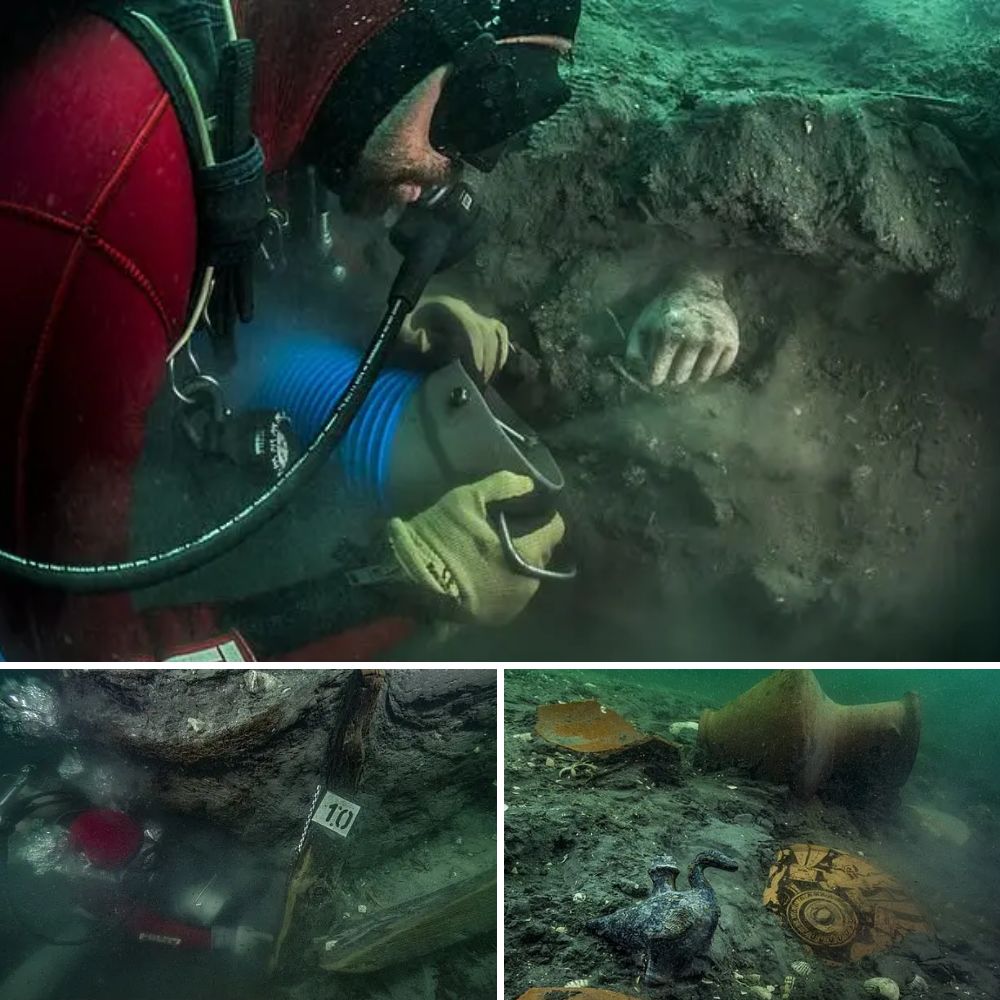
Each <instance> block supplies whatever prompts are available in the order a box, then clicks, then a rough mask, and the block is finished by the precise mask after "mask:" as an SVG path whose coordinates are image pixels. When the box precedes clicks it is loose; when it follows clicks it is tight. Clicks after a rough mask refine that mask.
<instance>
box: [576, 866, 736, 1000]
mask: <svg viewBox="0 0 1000 1000" xmlns="http://www.w3.org/2000/svg"><path fill="white" fill-rule="evenodd" d="M705 868H721V869H722V870H723V871H731V872H732V871H737V870H738V868H739V866H738V865H737V864H736V862H735V861H733V860H732V858H729V857H727V856H726V855H725V854H722V853H720V852H719V851H706V852H703V853H702V854H699V855H698V856H697V857H696V858H695V859H694V861H693V862H692V863H691V866H690V868H688V876H687V877H688V884H689V885H690V886H691V888H690V889H686V890H678V889H677V888H676V887H675V886H676V879H677V875H678V874H679V873H680V868H679V867H678V866H677V863H676V862H675V861H674V860H673V858H671V857H663V858H657V859H656V860H655V861H654V862H653V863H652V865H651V866H650V869H649V877H650V880H651V881H652V883H653V889H652V891H651V892H650V895H649V898H648V899H645V900H643V901H642V902H641V903H636V904H635V905H633V906H627V907H625V908H624V909H621V910H616V911H615V912H614V913H611V914H609V915H608V916H605V917H597V918H596V919H594V920H591V921H589V922H588V923H587V929H588V930H590V931H592V932H593V933H595V934H598V935H600V936H601V937H603V938H606V939H607V940H608V941H610V942H611V943H612V944H613V945H615V946H616V947H617V948H620V949H621V950H622V951H626V952H629V953H631V954H633V955H637V954H641V955H643V957H644V961H645V976H646V982H647V983H649V984H651V985H656V984H661V983H668V982H670V981H672V980H673V979H683V978H688V977H693V976H697V975H699V974H700V973H701V971H702V966H703V963H704V960H705V958H706V956H707V954H708V949H709V947H710V946H711V943H712V937H713V935H714V934H715V928H716V927H717V926H718V924H719V912H720V911H719V904H718V901H717V900H716V898H715V890H714V889H713V888H712V886H711V885H710V884H709V882H708V879H707V878H706V877H705V871H704V870H705Z"/></svg>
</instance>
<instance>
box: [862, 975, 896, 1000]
mask: <svg viewBox="0 0 1000 1000" xmlns="http://www.w3.org/2000/svg"><path fill="white" fill-rule="evenodd" d="M864 988H865V992H866V993H868V994H870V995H871V996H873V997H882V998H883V1000H899V986H898V985H897V983H896V981H895V980H893V979H887V978H886V977H885V976H876V977H875V978H874V979H866V980H865V983H864Z"/></svg>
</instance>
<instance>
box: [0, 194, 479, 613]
mask: <svg viewBox="0 0 1000 1000" xmlns="http://www.w3.org/2000/svg"><path fill="white" fill-rule="evenodd" d="M484 228H485V218H484V215H483V211H482V208H481V206H480V204H479V201H478V199H477V198H476V196H475V194H474V192H473V191H472V189H471V188H469V187H468V186H467V185H466V184H463V183H458V184H455V185H454V186H452V187H449V188H443V189H431V190H429V191H427V192H426V193H425V194H424V196H423V197H422V198H421V199H420V200H419V201H418V202H415V203H414V204H412V205H410V206H408V207H407V209H406V210H405V211H404V213H403V215H402V216H401V218H400V220H399V221H398V222H397V223H396V226H395V227H394V229H393V231H392V233H391V234H390V239H391V240H392V242H393V245H394V246H396V247H397V249H401V251H402V252H403V253H404V257H403V262H402V264H401V266H400V269H399V273H398V275H397V277H396V280H395V282H394V283H393V285H392V288H391V291H390V293H389V305H388V308H387V310H386V312H385V314H384V316H383V317H382V320H381V322H380V323H379V325H378V328H377V329H376V331H375V334H374V336H373V337H372V339H371V342H370V343H369V345H368V347H367V349H366V351H365V353H364V356H363V357H362V359H361V362H360V364H359V365H358V368H357V371H356V372H355V373H354V376H353V377H352V379H351V381H350V383H349V384H348V385H347V387H346V389H344V391H343V392H342V393H341V395H340V397H339V398H338V400H337V403H336V405H335V406H334V407H333V410H332V412H331V413H330V415H329V417H328V419H327V420H326V421H325V423H324V426H323V429H322V430H321V431H320V433H319V435H318V436H317V437H316V438H315V440H313V441H312V443H311V444H310V445H309V446H308V447H307V448H305V450H304V451H303V453H302V455H300V456H299V458H298V459H297V460H296V461H295V462H294V463H293V464H292V465H291V467H290V468H289V469H288V471H287V472H286V473H285V475H284V476H282V477H281V478H280V479H279V480H278V481H277V482H275V483H274V484H272V485H271V486H270V487H269V488H268V489H266V490H265V491H264V492H263V493H262V494H261V495H260V496H259V497H257V499H256V500H254V502H253V503H251V504H250V505H249V506H247V507H245V508H244V509H243V510H241V511H239V512H238V513H236V514H234V515H233V516H232V517H231V518H229V520H227V521H225V522H224V523H222V524H219V525H216V526H215V527H213V528H212V529H210V530H209V531H207V532H205V533H204V534H203V535H201V536H200V537H198V538H195V539H192V540H190V541H188V542H185V543H182V544H180V545H177V546H175V547H173V548H171V549H169V550H167V551H164V552H159V553H156V554H155V555H149V556H145V557H141V558H138V559H131V560H128V561H123V562H119V563H109V564H106V565H100V566H87V565H65V564H56V563H51V562H46V561H44V560H39V559H31V558H27V557H25V556H20V555H17V554H16V553H13V552H5V551H2V550H0V575H6V576H11V577H15V578H17V579H20V580H24V581H26V582H28V583H32V584H35V585H37V586H42V587H52V588H57V589H60V590H64V591H68V592H72V593H109V592H114V591H121V590H133V589H138V588H141V587H148V586H152V585H154V584H157V583H162V582H164V581H165V580H170V579H173V578H175V577H178V576H181V575H182V574H184V573H187V572H190V571H192V570H194V569H197V568H198V567H200V566H203V565H205V564H206V563H208V562H211V561H212V560H213V559H216V558H218V557H219V556H221V555H223V554H225V553H226V552H229V551H231V550H232V549H233V548H235V547H236V546H237V545H238V544H239V543H240V542H242V541H243V540H244V539H245V538H247V537H249V536H250V535H252V534H253V533H254V532H256V531H257V530H259V529H260V528H261V527H263V526H264V525H265V524H267V523H268V522H269V521H271V520H272V519H273V518H274V517H275V516H276V515H277V514H278V513H279V512H280V511H281V510H282V509H283V508H284V507H285V505H286V504H287V503H288V502H289V500H291V498H292V496H293V495H294V494H295V493H296V492H297V491H298V490H299V489H300V488H301V487H302V486H304V485H305V484H306V483H307V482H309V481H310V480H311V479H312V478H313V477H314V476H315V475H316V474H317V473H318V472H319V471H320V470H321V469H322V468H323V467H324V466H325V465H326V463H327V461H328V460H329V458H330V455H331V454H332V453H333V452H334V450H335V449H336V447H337V445H338V444H339V443H340V441H341V440H342V439H343V437H344V435H345V434H346V433H347V431H348V429H349V428H350V426H351V422H352V421H353V419H354V417H355V415H356V414H357V412H358V410H359V409H360V408H361V406H362V405H363V404H364V402H365V399H366V398H367V396H368V393H369V392H370V391H371V388H372V386H373V385H374V383H375V381H376V379H377V378H378V375H379V372H380V371H381V370H382V368H383V366H384V365H385V363H386V360H387V358H388V356H389V354H390V352H391V351H392V348H393V346H394V344H395V341H396V337H397V335H398V334H399V330H400V328H401V327H402V325H403V321H404V320H405V318H406V316H407V315H408V314H409V313H410V312H412V311H413V309H414V308H415V307H416V304H417V301H418V300H419V298H420V296H421V294H422V293H423V290H424V288H425V287H426V284H427V282H428V281H429V280H430V278H431V277H432V276H433V275H434V274H435V273H436V272H437V271H439V270H441V269H442V268H444V267H446V266H448V265H450V264H452V263H454V262H455V261H456V260H457V259H458V258H459V257H460V256H461V254H462V253H465V252H468V250H469V249H471V247H472V245H474V241H475V238H476V237H477V236H478V235H481V233H482V232H483V229H484Z"/></svg>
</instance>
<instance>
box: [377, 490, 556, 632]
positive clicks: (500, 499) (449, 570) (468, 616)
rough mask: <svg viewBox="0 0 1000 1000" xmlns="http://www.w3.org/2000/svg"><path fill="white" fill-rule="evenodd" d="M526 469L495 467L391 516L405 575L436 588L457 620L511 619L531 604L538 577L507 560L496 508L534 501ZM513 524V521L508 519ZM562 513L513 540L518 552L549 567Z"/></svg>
mask: <svg viewBox="0 0 1000 1000" xmlns="http://www.w3.org/2000/svg"><path fill="white" fill-rule="evenodd" d="M534 490H535V484H534V483H533V482H532V481H531V479H529V478H528V477H527V476H519V475H516V474H515V473H513V472H495V473H494V474H493V475H492V476H489V477H487V478H486V479H484V480H482V481H481V482H478V483H474V484H473V485H471V486H459V487H458V488H457V489H454V490H452V491H451V492H450V493H447V494H445V496H444V497H442V498H441V499H440V500H439V501H438V502H437V503H436V504H434V506H433V507H430V508H429V509H428V510H425V511H423V512H422V513H420V514H417V515H416V516H415V517H412V518H410V519H409V520H406V521H404V520H402V519H400V518H398V517H396V518H393V519H392V520H391V521H390V522H389V542H390V545H391V546H392V551H393V553H394V555H395V557H396V560H397V561H398V562H399V564H400V566H401V567H402V569H403V572H404V573H405V574H406V577H407V578H408V579H409V580H410V581H411V582H412V583H414V584H416V585H417V586H419V587H420V588H422V589H423V590H424V591H425V592H427V593H429V594H432V595H434V597H435V598H436V600H437V603H438V604H439V605H441V606H443V607H444V609H445V612H446V613H447V614H448V615H449V616H450V617H454V618H456V619H458V620H459V621H468V622H475V623H477V624H480V625H506V624H507V623H508V622H510V621H512V620H513V619H514V618H516V617H517V616H518V615H519V614H520V613H521V612H522V611H523V610H524V608H525V607H526V606H527V604H528V602H529V601H530V600H531V598H532V597H534V595H535V591H537V590H538V580H533V579H530V578H529V577H526V576H522V575H520V574H519V573H516V572H514V571H513V570H512V569H510V567H509V566H508V565H507V562H506V557H505V555H504V551H503V545H502V543H501V541H500V537H499V535H498V534H497V527H496V519H497V514H498V512H499V511H503V510H506V511H507V513H508V514H509V515H510V516H511V517H512V518H516V517H518V516H520V515H521V514H522V513H524V511H523V510H521V509H520V507H521V505H522V504H529V505H530V504H531V503H532V502H533V500H534V496H533V494H534ZM511 526H512V528H516V521H513V520H512V521H511ZM565 530H566V529H565V525H564V524H563V520H562V518H561V517H560V516H559V515H558V514H556V513H551V514H549V515H547V516H546V517H545V518H544V520H543V523H542V524H541V526H540V527H537V528H535V530H532V531H530V532H529V533H528V534H525V535H524V536H522V537H518V538H515V539H514V545H515V546H516V548H517V551H518V553H519V554H520V555H521V557H522V558H523V559H524V560H526V561H527V562H529V563H532V564H535V565H540V566H545V565H547V564H548V562H549V560H550V559H551V558H552V551H553V549H555V547H556V546H557V545H558V544H559V543H560V542H561V541H562V538H563V534H564V533H565Z"/></svg>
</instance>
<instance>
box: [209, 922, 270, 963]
mask: <svg viewBox="0 0 1000 1000" xmlns="http://www.w3.org/2000/svg"><path fill="white" fill-rule="evenodd" d="M273 941H274V937H273V936H272V935H271V934H265V933H264V931H255V930H254V929H253V928H252V927H213V928H212V951H228V952H232V954H234V955H236V956H238V957H239V958H247V957H250V956H254V955H261V954H263V953H264V952H266V951H267V949H268V948H270V947H271V944H272V943H273Z"/></svg>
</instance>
